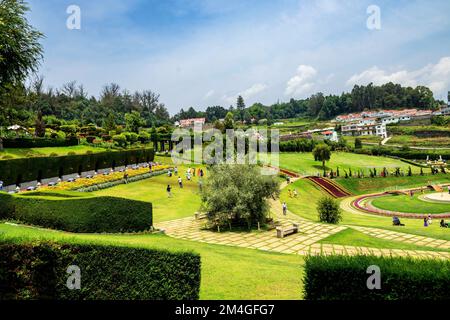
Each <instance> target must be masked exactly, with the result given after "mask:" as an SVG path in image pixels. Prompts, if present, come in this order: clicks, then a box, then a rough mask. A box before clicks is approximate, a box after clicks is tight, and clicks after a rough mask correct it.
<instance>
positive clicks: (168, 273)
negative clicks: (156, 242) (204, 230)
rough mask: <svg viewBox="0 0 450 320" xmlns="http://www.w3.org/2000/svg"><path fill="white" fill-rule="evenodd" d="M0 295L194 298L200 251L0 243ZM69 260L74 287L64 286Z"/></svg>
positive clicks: (53, 297) (198, 277)
mask: <svg viewBox="0 0 450 320" xmlns="http://www.w3.org/2000/svg"><path fill="white" fill-rule="evenodd" d="M0 256H1V257H2V259H0V300H16V299H19V300H22V299H58V300H119V299H120V300H197V299H198V298H199V291H200V264H201V263H200V256H199V255H198V254H195V253H188V252H179V253H171V252H168V251H165V250H156V249H142V248H130V247H114V246H99V245H78V244H71V245H69V244H63V245H61V244H56V243H51V242H43V243H22V244H18V243H12V242H11V241H2V242H0ZM71 265H75V266H78V267H79V268H80V271H81V272H80V273H81V286H80V287H81V288H80V290H69V289H68V288H67V286H66V283H67V279H68V277H69V276H70V274H68V273H67V272H66V270H67V268H68V267H69V266H71Z"/></svg>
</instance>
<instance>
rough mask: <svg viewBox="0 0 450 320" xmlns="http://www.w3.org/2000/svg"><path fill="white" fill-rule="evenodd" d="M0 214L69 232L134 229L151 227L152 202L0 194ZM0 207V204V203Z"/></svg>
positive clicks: (78, 195)
mask: <svg viewBox="0 0 450 320" xmlns="http://www.w3.org/2000/svg"><path fill="white" fill-rule="evenodd" d="M0 199H1V200H0V201H1V202H2V203H3V202H5V203H6V204H7V206H6V208H2V209H0V216H5V217H10V218H12V219H14V220H17V221H21V222H23V223H26V224H32V225H37V226H41V227H46V228H51V229H58V230H64V231H70V232H86V233H100V232H109V233H113V232H137V231H144V230H148V229H150V227H151V226H152V204H151V203H148V202H143V201H135V200H129V199H125V198H115V197H93V196H90V195H86V194H83V193H79V192H78V193H77V192H75V193H74V192H65V193H63V192H59V193H45V194H42V193H39V192H36V193H26V194H23V195H16V194H14V195H11V194H6V193H0ZM2 207H3V206H2Z"/></svg>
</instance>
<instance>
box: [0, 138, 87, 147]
mask: <svg viewBox="0 0 450 320" xmlns="http://www.w3.org/2000/svg"><path fill="white" fill-rule="evenodd" d="M76 145H78V139H77V138H76V137H71V138H68V139H48V138H14V139H3V148H46V147H70V146H76Z"/></svg>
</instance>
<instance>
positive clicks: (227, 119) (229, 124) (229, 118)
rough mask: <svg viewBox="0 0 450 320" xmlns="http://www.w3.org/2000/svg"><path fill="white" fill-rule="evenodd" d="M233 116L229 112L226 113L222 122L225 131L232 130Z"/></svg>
mask: <svg viewBox="0 0 450 320" xmlns="http://www.w3.org/2000/svg"><path fill="white" fill-rule="evenodd" d="M233 118H234V116H233V114H232V113H231V112H228V113H227V115H226V117H225V120H224V122H223V126H224V128H225V130H226V129H234V120H233Z"/></svg>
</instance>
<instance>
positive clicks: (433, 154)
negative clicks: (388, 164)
mask: <svg viewBox="0 0 450 320" xmlns="http://www.w3.org/2000/svg"><path fill="white" fill-rule="evenodd" d="M353 152H354V153H358V154H367V155H373V156H393V157H397V158H403V159H410V160H425V159H426V158H427V156H429V157H430V159H431V160H437V159H439V156H442V157H443V158H444V159H450V151H448V150H418V149H409V150H402V149H399V148H390V147H379V146H377V147H373V148H362V149H355V150H353Z"/></svg>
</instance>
